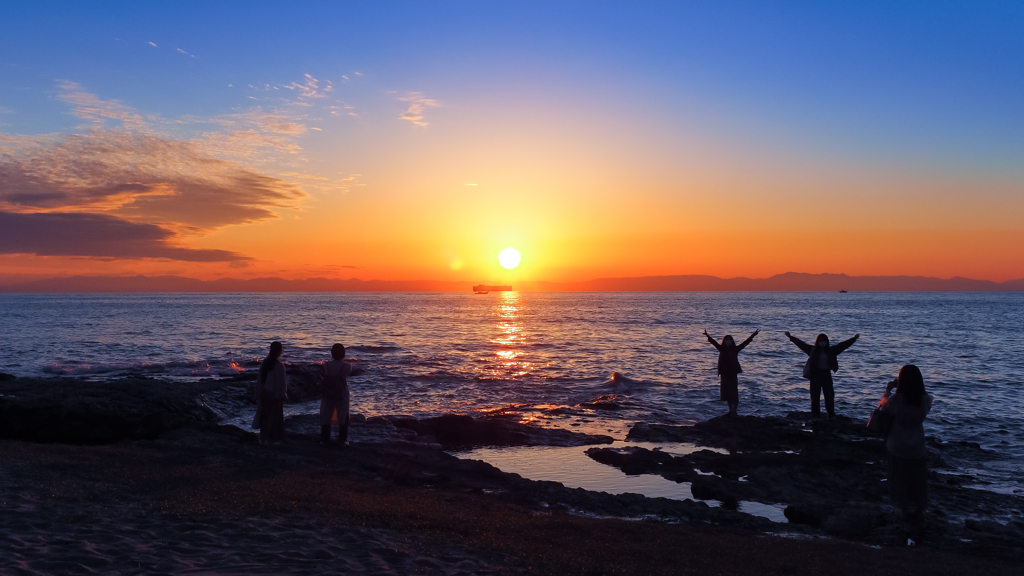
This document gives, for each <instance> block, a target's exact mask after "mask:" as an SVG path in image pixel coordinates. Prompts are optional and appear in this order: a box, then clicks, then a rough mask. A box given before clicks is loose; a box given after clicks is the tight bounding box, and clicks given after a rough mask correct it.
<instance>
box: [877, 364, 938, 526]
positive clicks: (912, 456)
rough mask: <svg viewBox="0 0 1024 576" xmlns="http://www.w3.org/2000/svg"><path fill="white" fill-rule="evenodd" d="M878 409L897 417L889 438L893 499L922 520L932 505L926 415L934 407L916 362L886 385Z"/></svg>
mask: <svg viewBox="0 0 1024 576" xmlns="http://www.w3.org/2000/svg"><path fill="white" fill-rule="evenodd" d="M893 388H895V389H896V393H895V394H893V392H892V389H893ZM878 408H879V409H880V410H881V411H883V412H886V413H888V414H891V415H892V416H893V424H892V429H891V430H890V431H889V435H888V437H886V439H885V447H886V448H887V449H888V451H889V502H890V503H892V505H893V508H896V509H897V510H899V511H900V512H901V513H902V514H903V517H904V518H905V519H907V520H912V521H913V520H920V519H921V517H922V515H923V514H924V509H925V507H927V506H928V462H927V460H926V457H927V455H928V451H927V449H926V448H925V443H924V418H925V416H927V415H928V412H929V411H930V410H931V409H932V397H931V395H930V394H928V393H927V392H925V390H924V377H923V376H922V375H921V370H920V369H919V368H918V367H917V366H914V365H913V364H907V365H906V366H904V367H903V368H901V369H900V375H899V377H898V378H896V379H895V380H893V381H892V382H890V383H889V385H888V386H887V387H886V388H885V394H883V395H882V400H881V401H880V402H879V403H878Z"/></svg>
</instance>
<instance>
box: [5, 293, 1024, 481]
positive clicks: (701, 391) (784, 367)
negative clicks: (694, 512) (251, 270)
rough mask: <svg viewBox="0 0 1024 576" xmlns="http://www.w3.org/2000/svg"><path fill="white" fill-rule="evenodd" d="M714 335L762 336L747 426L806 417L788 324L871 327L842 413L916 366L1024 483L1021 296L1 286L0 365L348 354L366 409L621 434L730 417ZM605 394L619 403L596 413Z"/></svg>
mask: <svg viewBox="0 0 1024 576" xmlns="http://www.w3.org/2000/svg"><path fill="white" fill-rule="evenodd" d="M705 328H706V329H707V330H708V331H709V333H711V334H712V335H713V336H715V337H716V338H718V339H719V340H720V339H721V337H722V336H723V335H724V334H732V335H733V336H734V337H735V338H736V339H737V341H739V340H742V339H743V338H745V337H746V336H747V335H748V334H749V333H750V332H752V331H753V330H754V329H755V328H759V329H760V330H761V334H760V335H759V336H758V337H757V338H756V339H755V340H754V341H753V343H752V344H751V345H750V346H749V347H747V348H746V349H745V350H744V351H743V352H742V353H741V354H740V363H741V364H742V366H743V373H742V374H741V375H740V406H739V410H740V413H741V414H749V415H784V414H786V413H788V412H790V411H807V410H808V409H809V393H808V386H807V381H806V380H804V379H803V378H802V377H801V369H802V366H803V363H804V361H805V359H806V356H805V355H804V354H803V353H802V352H801V351H800V350H799V349H797V348H796V347H795V346H794V345H793V344H791V343H790V342H789V341H788V339H786V337H785V336H784V335H783V331H786V330H788V331H790V332H791V333H793V335H795V336H798V337H800V338H802V339H804V340H805V341H808V342H813V340H814V337H815V336H816V335H817V334H818V333H819V332H824V333H827V334H828V335H829V338H830V340H831V341H832V342H833V343H836V342H839V341H841V340H845V339H846V338H849V337H851V336H853V335H854V334H860V335H861V338H860V340H859V341H858V342H857V343H856V344H855V345H854V346H853V347H852V348H850V349H849V350H848V351H846V352H845V353H843V354H842V355H841V356H840V357H839V368H840V369H839V372H838V373H837V374H836V375H835V389H836V411H837V413H839V414H841V415H845V416H849V417H852V418H856V419H863V420H867V417H868V415H869V414H870V413H871V411H872V409H873V408H874V406H875V404H876V403H877V401H878V399H879V398H880V396H881V394H882V392H883V390H884V388H885V384H886V383H887V382H888V381H889V380H891V379H892V378H893V377H894V376H895V375H896V373H897V372H898V371H899V368H900V367H901V366H902V365H904V364H911V363H912V364H917V365H918V366H919V367H920V368H921V370H922V372H923V373H924V377H925V385H926V387H927V389H928V392H929V393H931V394H932V395H933V396H934V397H935V403H934V407H933V409H932V412H931V414H930V415H929V417H928V419H927V420H926V421H925V430H926V434H928V435H931V436H935V437H936V438H939V439H941V440H942V441H969V442H976V443H978V444H980V445H981V446H982V447H984V448H987V449H990V450H994V451H997V452H999V453H1000V454H1002V455H1005V456H1007V457H1008V459H1001V460H996V461H992V462H986V463H978V468H977V469H975V470H972V473H974V474H975V475H977V476H978V477H980V478H983V479H984V480H985V482H987V483H988V484H987V485H988V487H989V488H990V489H993V490H997V491H1020V490H1021V487H1022V484H1021V482H1020V480H1018V478H1020V477H1021V476H1022V472H1024V466H1022V462H1024V425H1022V424H1024V393H1022V392H1021V381H1022V374H1024V294H1020V293H847V294H839V293H779V292H770V293H766V292H759V293H741V292H730V293H704V292H658V293H652V292H642V293H637V292H632V293H621V292H620V293H519V292H505V293H491V294H487V295H475V294H462V293H272V294H73V295H67V294H59V295H58V294H5V295H0V337H2V340H3V346H0V371H2V372H6V373H10V374H14V375H17V376H60V375H68V376H78V377H84V378H109V377H116V376H120V375H126V374H133V375H140V374H141V375H146V376H153V377H159V378H165V379H170V380H189V379H198V378H207V377H220V376H232V375H234V374H237V373H238V372H240V371H252V370H255V369H256V366H255V362H256V360H258V359H259V358H260V357H262V356H263V355H265V354H266V350H267V347H268V345H269V343H270V342H271V341H272V340H280V341H281V342H283V343H284V347H285V352H284V356H283V358H284V359H285V361H288V362H318V361H322V360H325V359H327V358H328V357H329V350H330V347H331V345H332V344H333V343H335V342H341V343H343V344H345V345H346V346H348V347H349V354H348V355H349V357H350V358H354V359H356V360H357V361H358V365H360V366H362V367H363V368H364V370H365V373H364V374H363V375H361V376H359V377H357V378H353V379H352V382H351V388H352V409H353V411H354V412H358V413H363V414H366V415H376V414H409V415H414V416H420V417H424V416H431V415H438V414H442V413H466V414H485V413H495V412H502V413H505V414H511V415H514V416H516V417H518V418H520V419H521V420H522V421H523V422H532V423H536V424H538V425H542V426H550V427H561V428H566V429H570V430H577V431H586V432H592V433H602V434H610V435H612V436H614V437H615V438H617V439H620V440H621V439H622V438H623V437H624V436H625V433H626V431H627V430H628V428H629V426H630V425H631V424H632V423H634V422H638V421H645V422H652V423H655V422H656V423H665V424H690V423H694V422H697V421H700V420H706V419H708V418H710V417H713V416H717V415H721V414H724V413H725V412H726V411H727V408H726V405H725V403H724V402H721V401H719V399H718V398H719V396H718V377H717V375H716V361H717V353H716V351H715V349H714V348H713V347H712V346H711V345H710V344H709V343H708V342H707V341H706V340H705V339H704V336H703V335H702V334H701V332H702V331H703V330H704V329H705ZM613 372H617V373H619V374H621V375H622V376H623V377H624V378H622V379H620V380H618V381H616V380H613V379H612V378H611V374H612V373H613ZM601 396H605V397H606V398H605V400H606V401H608V402H610V403H611V405H610V408H612V409H600V408H594V407H590V406H586V404H588V403H591V402H592V401H594V400H595V399H598V398H599V397H601ZM612 397H613V398H612ZM581 404H583V405H581ZM315 410H316V405H315V403H306V404H301V405H293V406H290V407H289V413H302V412H314V411H315ZM236 416H237V417H238V418H239V421H241V420H242V419H244V418H245V417H246V416H248V417H251V415H236Z"/></svg>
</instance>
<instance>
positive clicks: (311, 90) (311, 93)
mask: <svg viewBox="0 0 1024 576" xmlns="http://www.w3.org/2000/svg"><path fill="white" fill-rule="evenodd" d="M305 76H306V81H305V82H303V83H302V84H299V83H298V82H292V83H291V84H288V85H287V86H282V88H287V89H289V90H297V91H298V92H299V96H300V97H302V98H324V97H326V96H327V95H326V94H324V93H323V92H324V91H325V90H322V89H321V88H320V81H319V80H317V79H316V78H313V77H312V76H311V75H309V74H306V75H305ZM332 89H333V88H331V87H330V86H328V87H327V90H326V91H330V90H332Z"/></svg>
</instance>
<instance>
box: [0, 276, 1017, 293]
mask: <svg viewBox="0 0 1024 576" xmlns="http://www.w3.org/2000/svg"><path fill="white" fill-rule="evenodd" d="M473 284H474V282H441V281H432V280H357V279H354V278H353V279H349V280H339V279H330V278H307V279H304V280H285V279H283V278H254V279H251V280H238V279H233V278H222V279H220V280H197V279H195V278H186V277H183V276H67V277H61V278H47V279H44V280H33V281H31V282H21V283H15V284H7V285H0V292H3V293H8V294H10V293H76V292H470V291H471V289H472V286H473ZM513 287H514V288H515V289H517V290H522V291H524V292H838V291H839V290H848V291H850V292H1022V291H1024V278H1021V279H1018V280H1009V281H1006V282H992V281H989V280H972V279H970V278H960V277H953V278H948V279H946V278H930V277H925V276H847V275H846V274H803V273H798V272H787V273H785V274H776V275H775V276H772V277H770V278H718V277H716V276H701V275H686V276H639V277H633V278H597V279H594V280H586V281H583V282H520V283H518V284H516V283H514V284H513Z"/></svg>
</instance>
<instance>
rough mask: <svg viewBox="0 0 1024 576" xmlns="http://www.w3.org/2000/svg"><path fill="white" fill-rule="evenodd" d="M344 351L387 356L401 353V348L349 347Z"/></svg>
mask: <svg viewBox="0 0 1024 576" xmlns="http://www.w3.org/2000/svg"><path fill="white" fill-rule="evenodd" d="M346 350H350V351H355V352H363V353H366V354H387V353H390V352H401V351H402V350H403V348H402V347H401V346H369V345H367V346H349V347H348V348H346Z"/></svg>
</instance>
